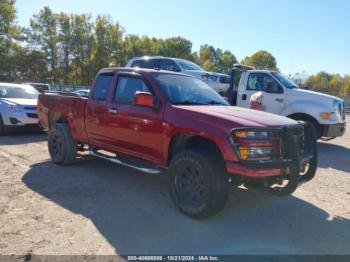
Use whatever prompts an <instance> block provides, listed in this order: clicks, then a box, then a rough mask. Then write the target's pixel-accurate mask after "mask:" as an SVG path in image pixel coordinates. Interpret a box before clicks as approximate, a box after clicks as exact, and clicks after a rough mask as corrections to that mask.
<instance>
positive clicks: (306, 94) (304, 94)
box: [289, 88, 342, 103]
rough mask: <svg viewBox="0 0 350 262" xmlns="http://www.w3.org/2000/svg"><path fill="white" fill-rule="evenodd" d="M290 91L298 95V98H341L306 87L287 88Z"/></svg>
mask: <svg viewBox="0 0 350 262" xmlns="http://www.w3.org/2000/svg"><path fill="white" fill-rule="evenodd" d="M289 92H290V93H294V94H295V95H296V96H298V98H299V99H300V98H302V99H306V100H309V99H312V100H314V99H317V100H322V101H323V102H327V103H328V102H329V101H333V100H341V101H342V99H340V98H339V97H336V96H331V95H327V94H323V93H320V92H315V91H311V90H306V89H300V88H293V89H290V90H289Z"/></svg>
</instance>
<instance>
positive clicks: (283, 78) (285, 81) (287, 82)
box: [271, 72, 299, 88]
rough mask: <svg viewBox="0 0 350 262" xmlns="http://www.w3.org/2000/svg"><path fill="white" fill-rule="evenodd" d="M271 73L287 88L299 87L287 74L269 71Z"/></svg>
mask: <svg viewBox="0 0 350 262" xmlns="http://www.w3.org/2000/svg"><path fill="white" fill-rule="evenodd" d="M271 74H272V75H273V76H274V77H276V78H277V80H278V81H280V82H281V83H282V85H284V86H285V87H287V88H299V87H298V86H297V84H296V83H294V82H293V80H292V79H290V78H288V77H287V76H285V75H283V74H281V73H279V72H271Z"/></svg>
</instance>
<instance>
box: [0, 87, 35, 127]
mask: <svg viewBox="0 0 350 262" xmlns="http://www.w3.org/2000/svg"><path fill="white" fill-rule="evenodd" d="M38 95H39V92H38V91H37V90H36V89H35V88H33V87H32V86H29V85H21V84H10V83H0V134H4V133H5V132H6V131H8V130H11V129H17V128H21V127H22V128H23V127H35V128H37V127H38V123H39V121H38V114H37V112H36V104H37V98H38Z"/></svg>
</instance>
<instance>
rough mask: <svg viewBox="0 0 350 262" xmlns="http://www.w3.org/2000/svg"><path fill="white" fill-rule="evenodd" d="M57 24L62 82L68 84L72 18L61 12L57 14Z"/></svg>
mask: <svg viewBox="0 0 350 262" xmlns="http://www.w3.org/2000/svg"><path fill="white" fill-rule="evenodd" d="M58 25H59V46H60V49H59V51H60V57H61V61H60V64H61V68H62V69H63V77H64V83H65V84H68V83H69V82H68V76H69V70H70V62H71V55H72V42H73V36H72V18H71V16H69V15H67V14H65V13H63V12H61V13H60V14H59V16H58Z"/></svg>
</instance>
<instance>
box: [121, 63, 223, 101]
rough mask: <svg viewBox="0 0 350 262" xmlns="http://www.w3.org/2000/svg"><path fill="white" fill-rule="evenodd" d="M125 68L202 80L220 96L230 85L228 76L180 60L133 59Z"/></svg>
mask: <svg viewBox="0 0 350 262" xmlns="http://www.w3.org/2000/svg"><path fill="white" fill-rule="evenodd" d="M126 67H140V68H150V69H157V70H167V71H174V72H181V73H184V74H187V75H191V76H194V77H197V78H199V79H202V80H203V81H204V82H206V83H207V84H208V85H209V86H211V87H212V88H213V89H214V90H215V91H216V92H218V93H219V94H221V95H223V94H225V93H226V91H227V89H228V87H229V83H230V76H228V75H225V74H220V73H214V72H207V71H205V70H204V69H203V68H201V67H200V66H199V65H197V64H195V63H193V62H191V61H188V60H185V59H180V58H170V57H163V56H153V57H150V56H143V57H135V58H132V59H131V60H130V61H129V62H128V63H127V64H126Z"/></svg>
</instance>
